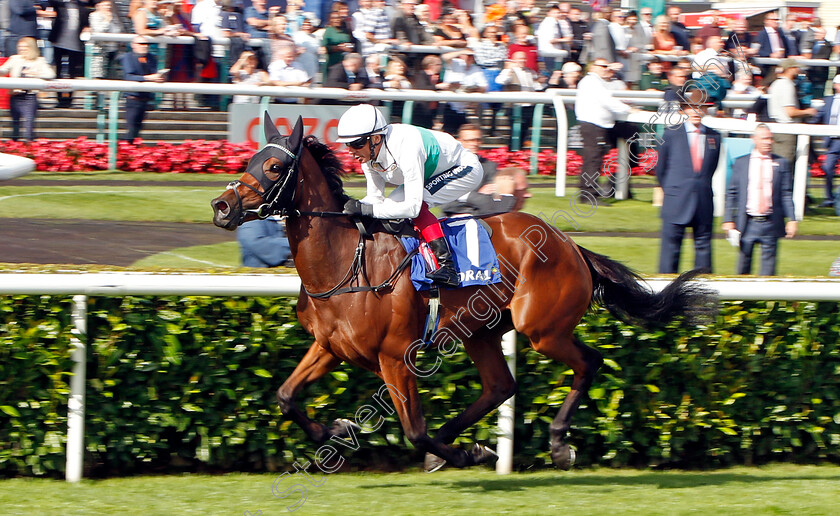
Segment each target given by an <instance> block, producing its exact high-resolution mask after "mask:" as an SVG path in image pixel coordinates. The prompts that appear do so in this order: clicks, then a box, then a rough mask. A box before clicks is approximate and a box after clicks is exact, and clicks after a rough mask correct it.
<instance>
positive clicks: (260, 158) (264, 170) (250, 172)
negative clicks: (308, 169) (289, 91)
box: [210, 113, 303, 230]
mask: <svg viewBox="0 0 840 516" xmlns="http://www.w3.org/2000/svg"><path fill="white" fill-rule="evenodd" d="M264 125H265V141H267V142H268V143H266V145H265V147H263V148H262V149H261V150H260V151H259V152H257V153H256V154H254V156H253V157H252V158H251V160H250V161H249V162H248V168H247V169H246V170H245V173H244V174H242V177H240V178H239V179H238V180H236V181H233V182H231V183H230V184H229V185H228V186H227V189H226V190H225V192H224V193H223V194H222V195H220V196H219V197H216V198H215V199H213V200H212V201H210V204H211V206H213V223H214V224H215V225H217V226H219V227H220V228H224V229H229V230H234V229H236V227H237V226H239V225H241V224H242V223H243V222H245V221H246V220H253V219H254V218H260V219H264V218H266V217H268V216H269V215H273V214H276V213H280V214H283V213H285V212H286V211H287V210H290V209H291V208H292V206H293V204H294V197H295V189H296V186H297V177H298V162H299V161H300V154H301V152H302V151H303V120H302V119H301V118H300V117H298V120H297V123H296V124H295V127H294V129H292V134H291V135H289V136H286V137H284V136H280V132H279V131H277V127H275V125H274V122H273V121H272V120H271V117H270V116H268V113H266V114H265V124H264Z"/></svg>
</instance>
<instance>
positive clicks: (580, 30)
mask: <svg viewBox="0 0 840 516" xmlns="http://www.w3.org/2000/svg"><path fill="white" fill-rule="evenodd" d="M569 24H570V25H571V26H572V42H571V44H570V47H571V49H572V52H571V54H569V58H568V59H567V60H568V61H574V62H576V63H577V62H579V61H580V52H581V51H582V50H583V45H584V41H585V39H586V36H585V34H586V33H588V32H589V24H588V23H586V22H585V21H583V20H581V19H580V7H575V6H572V7H570V8H569Z"/></svg>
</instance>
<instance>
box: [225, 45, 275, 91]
mask: <svg viewBox="0 0 840 516" xmlns="http://www.w3.org/2000/svg"><path fill="white" fill-rule="evenodd" d="M258 62H259V60H258V59H257V54H255V53H254V52H251V51H250V50H246V51H245V52H242V54H241V55H240V56H239V59H238V60H237V61H236V62H235V63H233V66H231V67H230V77H231V80H232V81H233V82H234V83H236V84H251V85H254V86H261V85H263V84H267V83H268V73H266V71H265V70H260V69H258V68H257V63H258ZM259 101H260V98H259V97H258V96H256V95H234V96H233V103H234V104H248V103H251V104H256V103H257V102H259Z"/></svg>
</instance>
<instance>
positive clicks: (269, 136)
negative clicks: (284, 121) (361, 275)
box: [263, 111, 280, 143]
mask: <svg viewBox="0 0 840 516" xmlns="http://www.w3.org/2000/svg"><path fill="white" fill-rule="evenodd" d="M263 126H264V131H265V141H267V142H269V143H271V142H272V141H274V140H279V139H280V131H278V130H277V126H276V125H274V120H272V119H271V117H270V116H268V111H266V112H265V116H264V117H263Z"/></svg>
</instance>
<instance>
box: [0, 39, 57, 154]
mask: <svg viewBox="0 0 840 516" xmlns="http://www.w3.org/2000/svg"><path fill="white" fill-rule="evenodd" d="M0 75H8V76H10V77H21V78H29V79H52V78H54V77H55V70H53V67H52V66H50V65H49V64H48V63H47V61H46V60H45V59H44V58H43V57H41V54H40V52H39V51H38V43H37V42H36V41H35V38H30V37H28V36H27V37H23V38H20V39H19V40H18V44H17V54H15V55H13V56H11V57H10V58H9V60H8V61H6V62H5V63H3V65H2V66H0ZM37 112H38V97H37V96H36V95H35V93H34V92H31V91H28V90H12V92H11V96H10V98H9V113H10V115H11V116H12V140H17V139H18V138H19V137H20V120H21V118H22V119H23V126H24V138H25V139H26V140H29V141H32V140H33V139H34V138H35V134H34V133H35V115H36V114H37Z"/></svg>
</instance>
